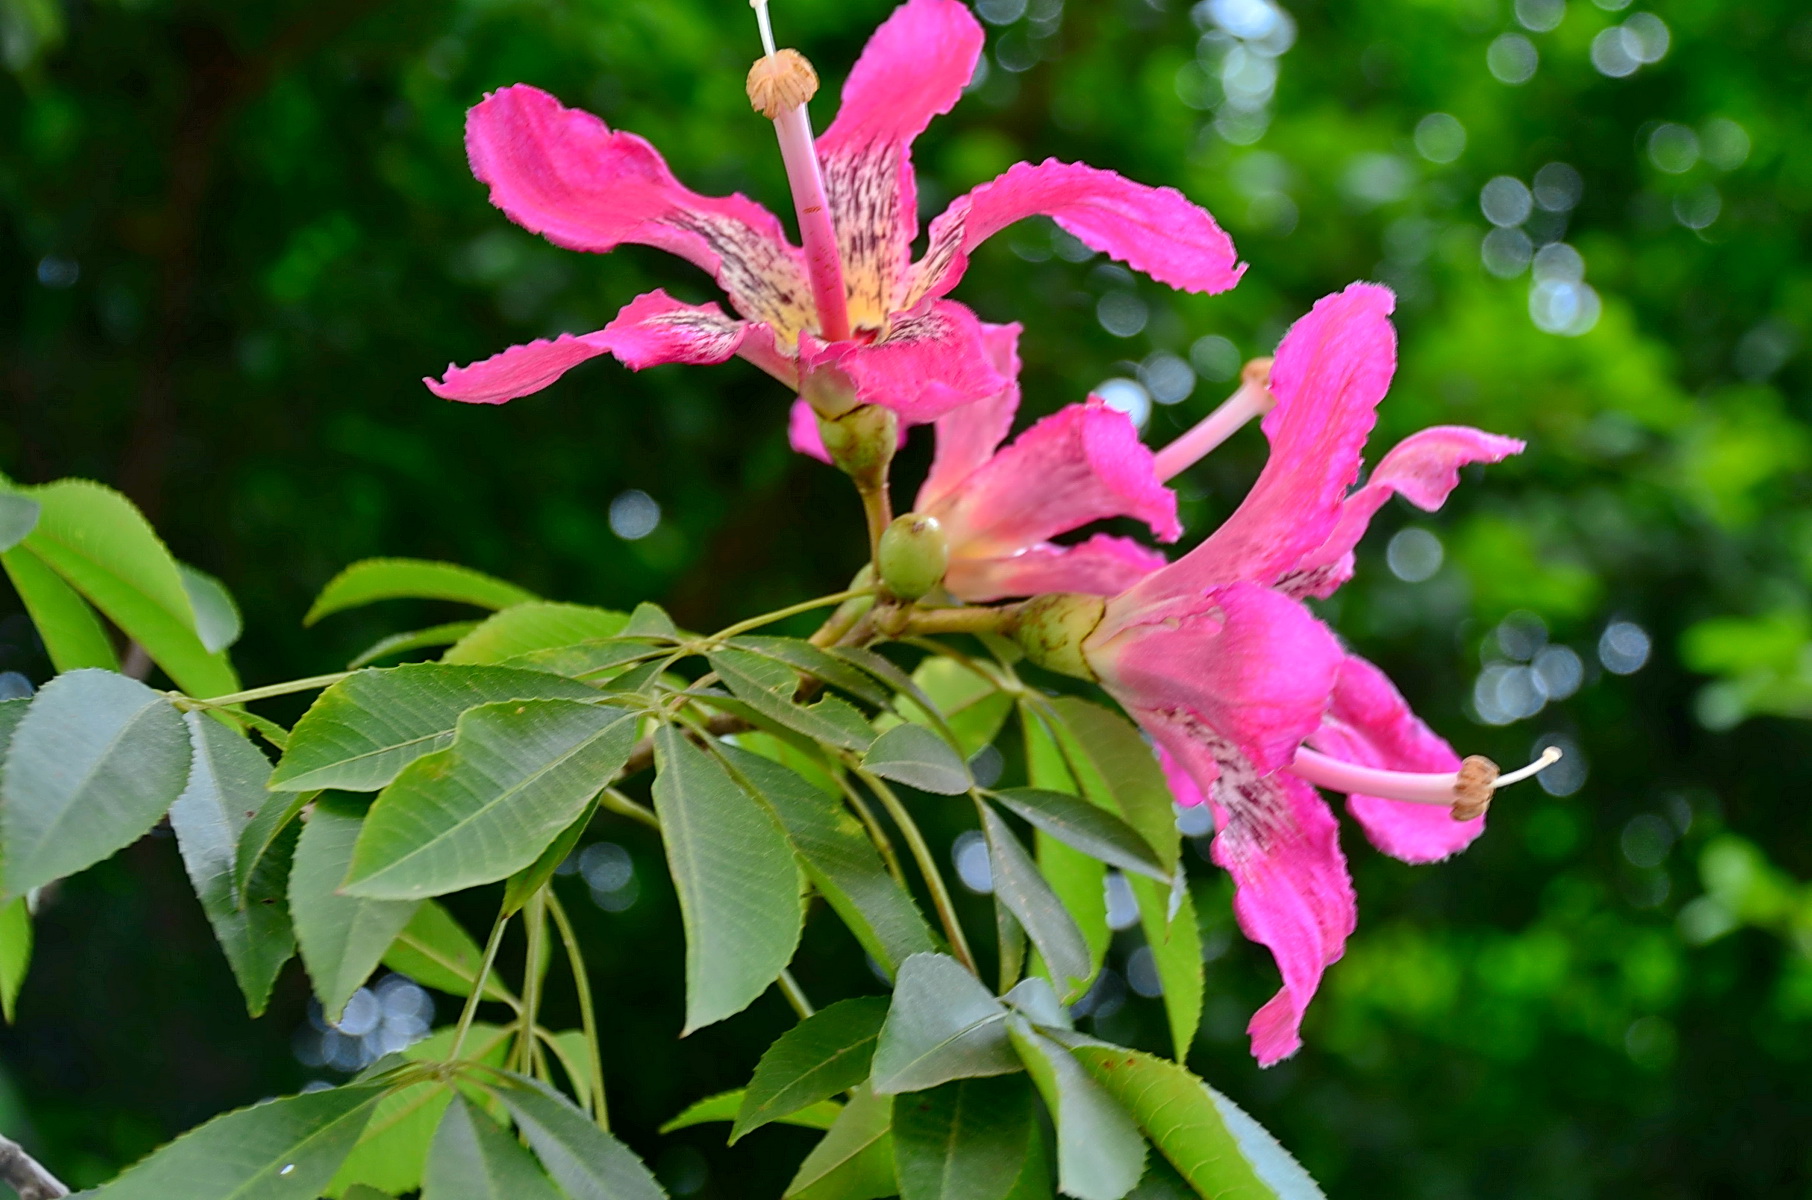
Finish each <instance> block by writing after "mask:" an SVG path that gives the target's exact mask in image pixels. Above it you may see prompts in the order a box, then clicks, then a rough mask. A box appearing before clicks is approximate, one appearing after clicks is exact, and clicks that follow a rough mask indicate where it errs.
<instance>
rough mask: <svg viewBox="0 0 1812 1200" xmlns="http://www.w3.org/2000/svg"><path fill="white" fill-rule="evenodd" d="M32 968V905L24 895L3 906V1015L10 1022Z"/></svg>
mask: <svg viewBox="0 0 1812 1200" xmlns="http://www.w3.org/2000/svg"><path fill="white" fill-rule="evenodd" d="M30 967H31V908H30V907H29V905H27V903H26V900H25V897H24V896H20V897H19V898H18V899H17V900H14V901H13V902H12V903H10V904H8V905H6V907H4V908H0V1015H4V1016H5V1017H6V1023H7V1024H8V1025H11V1024H12V1023H13V1021H14V1020H15V1019H16V1017H17V1013H18V1004H19V989H20V988H22V987H24V986H25V972H26V971H27V970H28V969H30Z"/></svg>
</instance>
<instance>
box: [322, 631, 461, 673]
mask: <svg viewBox="0 0 1812 1200" xmlns="http://www.w3.org/2000/svg"><path fill="white" fill-rule="evenodd" d="M477 628H478V622H477V621H449V622H447V623H446V624H445V625H430V626H429V627H428V628H426V629H411V630H409V631H408V632H406V633H393V634H391V635H390V636H389V637H384V638H379V639H378V640H377V641H375V642H373V643H372V644H371V645H369V646H367V647H365V649H364V650H363V651H362V652H360V654H359V656H358V657H357V658H355V659H353V660H352V661H351V662H349V663H347V664H346V669H347V670H349V671H356V670H358V669H359V668H360V667H368V666H370V665H371V664H372V663H374V662H376V661H377V660H378V659H380V658H389V657H390V656H391V655H393V654H408V653H409V652H410V651H413V650H426V649H430V648H432V647H434V646H451V645H452V644H453V643H454V642H457V641H458V640H459V639H460V638H462V637H464V636H466V634H468V633H471V632H472V631H473V630H474V629H477Z"/></svg>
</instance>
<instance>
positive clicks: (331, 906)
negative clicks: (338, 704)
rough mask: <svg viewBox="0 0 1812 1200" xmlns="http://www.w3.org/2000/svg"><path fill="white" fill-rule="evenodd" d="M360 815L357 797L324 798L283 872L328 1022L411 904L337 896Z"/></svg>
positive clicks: (356, 987) (409, 911) (392, 936)
mask: <svg viewBox="0 0 1812 1200" xmlns="http://www.w3.org/2000/svg"><path fill="white" fill-rule="evenodd" d="M361 818H362V813H361V812H360V808H359V805H358V804H357V803H356V802H355V801H352V800H350V799H348V798H346V797H342V796H332V795H328V796H322V797H321V798H320V799H319V800H317V801H316V802H315V808H314V812H313V813H312V814H311V815H310V817H309V818H308V821H307V822H306V824H304V826H303V828H302V840H301V841H300V842H299V843H297V845H296V858H295V863H294V865H293V866H292V867H291V868H290V873H289V910H290V916H291V919H292V920H294V921H295V924H296V941H297V943H298V945H300V947H301V949H302V964H303V966H305V967H307V968H308V978H309V980H310V982H311V983H313V984H314V990H315V997H316V999H318V1000H320V1002H321V1008H322V1009H323V1010H324V1012H325V1013H326V1015H327V1019H328V1020H329V1021H337V1020H339V1019H340V1015H341V1014H342V1013H343V1012H344V1011H345V1010H346V1002H347V1001H348V1000H350V999H351V998H352V994H353V993H354V992H356V991H358V990H359V987H360V985H362V984H363V983H364V982H365V980H366V979H368V978H370V976H371V972H372V971H373V970H374V969H376V967H377V965H378V962H379V961H380V960H381V959H382V958H383V957H384V953H385V951H387V950H389V949H390V944H391V943H392V942H394V941H396V935H397V934H399V933H401V932H402V931H403V929H404V927H406V926H407V925H408V924H409V921H410V918H412V917H413V916H414V915H415V909H416V904H417V902H416V901H412V900H404V901H397V900H368V899H364V898H361V897H358V896H346V895H342V894H340V890H339V889H340V881H341V880H343V879H345V878H346V868H347V866H348V865H349V864H350V863H351V862H352V847H353V843H354V842H356V841H357V840H358V836H359V824H360V821H361Z"/></svg>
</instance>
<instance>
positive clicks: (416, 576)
mask: <svg viewBox="0 0 1812 1200" xmlns="http://www.w3.org/2000/svg"><path fill="white" fill-rule="evenodd" d="M536 598H537V597H536V596H535V594H534V593H533V592H530V591H526V590H524V589H523V588H519V587H517V586H516V585H515V584H513V583H506V582H504V581H503V580H501V579H494V578H492V577H491V576H489V575H486V574H484V573H483V572H482V571H474V570H472V568H470V567H461V566H457V565H455V564H453V563H443V562H430V561H428V560H426V559H419V558H368V559H365V560H364V561H362V562H355V563H353V564H352V565H351V566H349V567H347V568H346V569H345V570H344V571H341V572H340V573H339V574H338V575H335V576H334V577H333V578H332V579H330V580H328V583H327V586H326V587H324V588H322V589H321V594H320V595H319V596H317V597H315V602H314V605H313V607H311V608H310V609H309V610H308V615H307V616H305V617H303V618H302V623H303V624H304V625H313V624H314V623H315V622H316V621H319V620H320V619H321V618H322V617H325V616H327V615H328V614H329V613H336V612H341V611H343V610H345V609H348V608H358V607H359V606H360V605H365V604H370V603H372V602H373V601H377V600H400V599H421V600H452V601H455V602H457V603H460V604H472V605H476V606H477V607H479V608H508V607H509V606H510V605H512V604H523V603H526V602H528V601H530V600H534V599H536Z"/></svg>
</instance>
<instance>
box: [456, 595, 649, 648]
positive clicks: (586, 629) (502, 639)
mask: <svg viewBox="0 0 1812 1200" xmlns="http://www.w3.org/2000/svg"><path fill="white" fill-rule="evenodd" d="M628 622H629V615H628V614H627V613H620V612H612V611H610V610H609V609H603V608H590V607H588V606H586V605H583V604H556V603H553V602H551V601H546V600H536V601H533V602H530V603H525V604H517V605H513V606H511V607H509V608H506V609H504V610H503V611H502V612H500V613H498V614H497V615H495V616H493V617H491V618H489V619H488V620H486V621H484V622H483V623H482V624H480V625H479V626H478V628H476V629H474V630H472V632H470V633H468V634H466V635H465V636H464V637H462V638H460V639H459V641H458V642H457V643H455V644H454V646H453V648H452V649H451V650H448V651H447V652H446V653H445V654H443V655H442V656H441V661H442V662H449V663H500V662H503V661H504V660H505V659H510V658H515V657H517V656H518V655H525V654H532V653H534V652H536V651H539V650H553V649H558V648H559V647H562V646H571V645H573V644H574V643H577V642H586V641H592V640H595V639H598V638H608V637H615V636H616V635H617V634H619V633H621V632H622V630H623V626H624V625H626V624H627V623H628Z"/></svg>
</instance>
